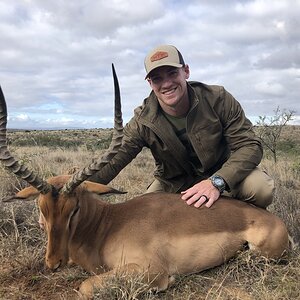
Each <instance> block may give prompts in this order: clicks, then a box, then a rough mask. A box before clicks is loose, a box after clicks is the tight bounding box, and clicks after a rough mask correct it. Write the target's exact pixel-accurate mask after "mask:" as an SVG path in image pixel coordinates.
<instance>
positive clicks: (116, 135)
mask: <svg viewBox="0 0 300 300" xmlns="http://www.w3.org/2000/svg"><path fill="white" fill-rule="evenodd" d="M112 72H113V78H114V90H115V112H114V114H115V116H114V130H113V137H112V141H111V144H110V146H109V148H108V149H107V151H106V152H105V154H104V155H103V156H102V157H101V158H100V159H98V160H97V161H95V162H93V163H91V164H90V165H88V166H87V167H85V168H84V169H82V170H79V171H78V172H76V173H75V174H74V175H73V176H72V177H71V178H70V180H69V181H68V182H67V183H66V184H65V185H64V186H63V188H62V189H61V192H62V193H67V194H69V193H71V192H72V191H73V190H74V189H75V188H76V187H77V186H78V185H80V184H81V183H82V182H83V181H84V180H86V179H88V178H89V177H91V176H93V175H94V174H95V173H97V172H98V171H99V170H101V168H103V167H104V166H105V165H106V164H107V163H108V162H109V161H110V160H111V159H112V158H113V157H114V156H115V155H116V153H117V151H118V149H119V148H120V146H121V144H122V139H123V120H122V110H121V95H120V87H119V82H118V77H117V74H116V71H115V68H114V65H113V64H112Z"/></svg>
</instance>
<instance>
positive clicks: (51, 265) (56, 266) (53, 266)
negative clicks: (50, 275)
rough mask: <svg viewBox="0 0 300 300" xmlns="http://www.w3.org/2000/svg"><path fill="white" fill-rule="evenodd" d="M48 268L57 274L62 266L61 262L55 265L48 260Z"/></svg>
mask: <svg viewBox="0 0 300 300" xmlns="http://www.w3.org/2000/svg"><path fill="white" fill-rule="evenodd" d="M47 266H48V268H49V269H51V270H52V271H53V272H55V271H57V270H58V269H59V267H60V266H61V260H59V261H58V262H56V263H53V262H50V261H49V260H47Z"/></svg>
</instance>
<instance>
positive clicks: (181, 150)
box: [91, 45, 274, 208]
mask: <svg viewBox="0 0 300 300" xmlns="http://www.w3.org/2000/svg"><path fill="white" fill-rule="evenodd" d="M145 69H146V77H145V78H146V79H147V81H148V82H149V84H150V86H151V88H152V92H151V93H150V95H149V96H148V97H147V98H146V99H145V100H144V102H143V104H142V105H141V106H140V107H138V108H136V109H135V113H134V116H133V118H132V119H131V120H130V121H129V122H128V124H127V125H126V126H125V128H124V140H123V144H122V146H121V148H120V150H119V152H118V153H117V154H116V156H115V157H114V158H113V159H112V161H111V162H110V163H109V164H108V165H106V166H105V167H104V168H103V169H102V170H101V171H99V172H98V173H97V174H96V175H95V176H93V177H92V179H91V180H92V181H97V182H101V183H108V182H109V181H111V180H112V179H113V178H114V177H115V176H117V174H118V173H119V172H120V171H121V170H122V169H123V168H124V167H125V166H126V165H127V164H128V163H129V162H131V161H132V159H134V158H135V157H136V155H137V154H138V153H139V152H140V151H141V150H142V148H143V147H148V148H150V150H151V152H152V155H153V157H154V159H155V163H156V171H155V173H154V177H155V180H154V182H153V183H152V184H151V185H150V186H149V188H148V190H147V191H148V192H155V191H167V192H174V193H179V192H181V194H182V200H184V201H186V203H187V204H188V205H194V206H195V207H197V208H198V207H200V206H201V205H203V204H205V205H206V206H207V207H211V206H212V205H213V203H214V202H215V201H217V200H218V199H219V198H220V195H222V194H226V195H229V196H232V197H234V198H237V199H241V200H243V201H247V202H249V203H253V204H255V205H257V206H260V207H264V208H265V207H267V206H268V205H269V204H270V203H271V202H272V197H273V189H274V182H273V180H272V179H271V178H270V177H269V176H268V175H267V174H266V173H264V172H263V171H261V170H260V169H259V168H258V167H257V166H258V164H259V163H260V161H261V158H262V153H263V150H262V146H261V143H260V141H259V139H258V138H257V137H256V136H255V134H254V132H253V128H252V124H251V122H250V121H249V120H248V119H247V118H246V117H245V114H244V111H243V109H242V107H241V106H240V104H239V103H238V102H237V101H236V100H235V99H234V98H233V97H232V95H231V94H230V93H228V92H227V91H226V90H225V89H224V88H223V87H221V86H215V85H206V84H204V83H201V82H188V81H187V79H188V78H189V75H190V71H189V66H188V65H187V64H185V62H184V59H183V57H182V55H181V53H180V52H179V51H178V50H177V49H176V48H175V47H174V46H171V45H161V46H159V47H156V48H155V49H153V50H152V51H151V52H150V53H149V54H148V55H147V56H146V58H145Z"/></svg>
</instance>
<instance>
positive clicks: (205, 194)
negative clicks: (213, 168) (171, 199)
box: [181, 179, 220, 208]
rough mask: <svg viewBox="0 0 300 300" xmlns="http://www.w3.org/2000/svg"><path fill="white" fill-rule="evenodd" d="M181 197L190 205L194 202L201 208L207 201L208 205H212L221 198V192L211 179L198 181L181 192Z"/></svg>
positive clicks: (206, 204)
mask: <svg viewBox="0 0 300 300" xmlns="http://www.w3.org/2000/svg"><path fill="white" fill-rule="evenodd" d="M181 194H182V197H181V199H182V200H184V201H185V202H186V204H188V205H192V204H194V206H195V207H196V208H199V207H200V206H201V205H202V204H204V203H205V202H206V203H205V206H206V207H211V206H212V205H213V204H214V203H215V202H216V201H217V200H218V199H219V198H220V192H219V190H218V189H217V188H216V187H214V186H213V185H212V183H211V181H210V180H209V179H205V180H202V181H200V182H198V183H196V184H195V185H194V186H192V187H191V188H189V189H187V190H185V191H183V192H181Z"/></svg>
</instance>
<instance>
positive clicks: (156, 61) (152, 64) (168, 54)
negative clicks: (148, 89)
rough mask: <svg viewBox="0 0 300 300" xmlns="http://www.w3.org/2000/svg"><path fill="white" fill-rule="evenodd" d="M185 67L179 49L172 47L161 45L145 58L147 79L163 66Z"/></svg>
mask: <svg viewBox="0 0 300 300" xmlns="http://www.w3.org/2000/svg"><path fill="white" fill-rule="evenodd" d="M184 65H185V63H184V60H183V57H182V55H181V53H180V52H179V51H178V49H177V48H176V47H174V46H172V45H161V46H158V47H156V48H154V49H153V50H151V51H150V52H149V54H148V55H147V56H146V58H145V69H146V73H147V75H146V77H145V79H147V78H148V77H149V74H150V72H151V71H153V70H154V69H156V68H158V67H162V66H172V67H177V68H181V67H183V66H184Z"/></svg>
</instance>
